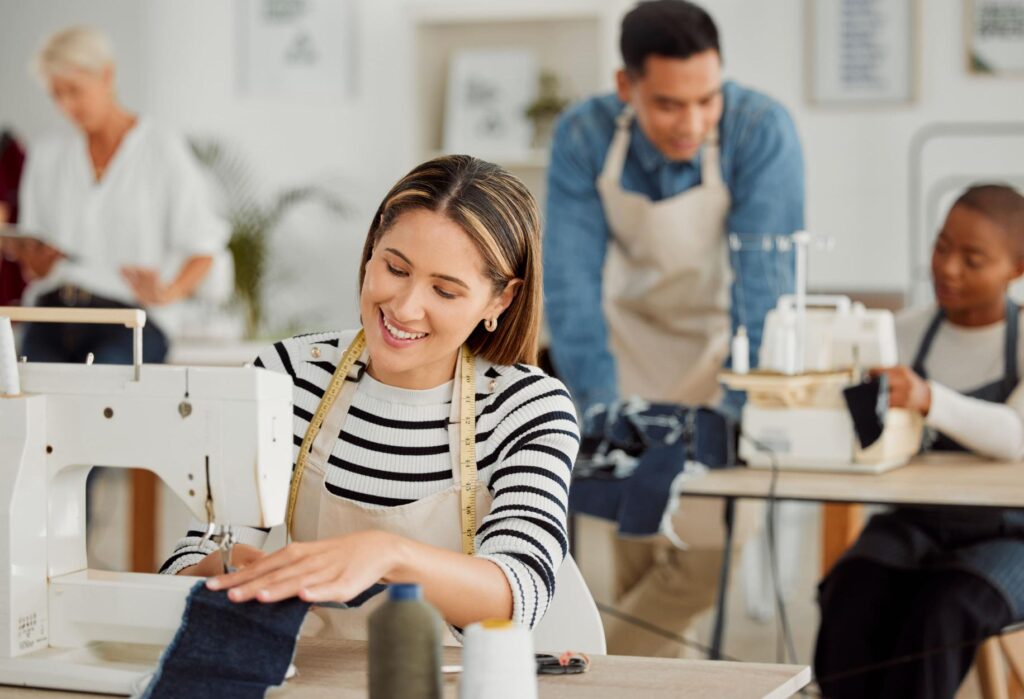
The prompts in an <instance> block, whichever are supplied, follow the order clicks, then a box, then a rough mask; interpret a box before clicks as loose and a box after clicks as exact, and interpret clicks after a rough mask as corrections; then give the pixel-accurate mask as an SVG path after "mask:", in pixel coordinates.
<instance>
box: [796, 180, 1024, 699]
mask: <svg viewBox="0 0 1024 699" xmlns="http://www.w3.org/2000/svg"><path fill="white" fill-rule="evenodd" d="M1022 273H1024V197H1022V196H1021V195H1020V194H1019V193H1017V192H1016V191H1014V190H1013V189H1011V188H1010V187H1006V186H1002V185H980V186H975V187H971V188H970V189H968V190H967V191H966V192H965V193H964V194H963V195H961V196H960V198H959V199H957V201H956V203H955V204H954V205H953V208H952V209H951V210H950V212H949V215H948V216H947V218H946V221H945V224H944V225H943V227H942V230H941V231H940V232H939V235H938V238H937V239H936V241H935V248H934V250H933V252H932V277H933V280H934V283H935V297H936V300H937V301H938V307H935V306H931V307H929V308H926V309H922V310H914V311H910V312H908V313H907V314H904V315H903V316H902V317H901V318H900V319H899V322H898V324H897V326H898V327H897V335H898V339H899V352H900V360H901V361H902V362H905V363H906V364H905V365H903V366H897V367H893V368H889V369H885V370H878V371H876V373H885V374H887V375H888V379H889V385H890V394H889V402H890V405H893V406H896V407H902V408H907V409H910V410H917V411H919V412H920V413H921V414H922V415H923V416H924V418H925V423H926V425H927V426H928V428H929V432H930V433H931V434H930V435H929V437H928V438H927V439H926V445H925V446H926V447H928V448H931V449H946V450H949V449H957V450H968V451H972V452H975V453H977V454H980V455H982V456H987V457H990V458H995V459H1006V460H1019V459H1021V458H1024V388H1022V387H1021V383H1020V380H1021V376H1020V371H1019V367H1020V366H1021V359H1022V358H1024V354H1022V349H1024V344H1022V341H1021V333H1020V331H1019V328H1020V311H1019V309H1018V307H1017V305H1016V304H1015V303H1014V302H1013V301H1011V300H1010V299H1009V297H1008V296H1007V288H1008V286H1009V284H1010V282H1011V281H1013V280H1014V279H1016V278H1018V277H1019V276H1021V274H1022ZM820 604H821V629H820V630H819V633H818V642H817V649H816V653H815V671H816V673H817V675H818V683H819V685H820V686H821V687H822V691H823V693H824V695H825V696H827V697H832V698H834V699H835V698H843V697H900V698H901V699H902V698H906V697H928V698H929V699H943V698H949V699H952V697H953V696H954V694H955V693H956V691H957V688H958V687H959V685H960V682H961V681H962V680H963V677H964V675H966V674H967V671H968V670H969V669H970V666H971V663H972V660H973V658H974V653H975V650H976V648H977V646H978V643H979V642H980V641H981V640H983V639H985V638H986V637H987V636H990V635H992V634H995V633H997V632H998V631H999V630H1000V629H1001V628H1003V627H1004V626H1006V625H1008V624H1010V623H1012V622H1016V621H1021V620H1022V619H1024V511H1021V510H1009V509H998V508H973V509H972V508H957V507H946V508H938V507H934V508H926V507H899V508H896V509H894V510H892V511H890V512H886V513H883V514H879V515H876V516H875V517H873V518H872V519H871V521H870V522H869V523H868V525H867V527H866V528H865V530H864V532H863V533H862V534H861V536H860V538H859V539H858V540H857V542H856V543H854V545H853V546H852V547H851V548H850V550H849V551H847V553H846V554H845V555H844V557H843V559H842V560H840V562H839V563H837V564H836V566H835V567H834V568H833V569H832V571H831V572H830V573H829V574H828V576H827V577H826V578H825V580H824V581H823V582H822V584H821V588H820Z"/></svg>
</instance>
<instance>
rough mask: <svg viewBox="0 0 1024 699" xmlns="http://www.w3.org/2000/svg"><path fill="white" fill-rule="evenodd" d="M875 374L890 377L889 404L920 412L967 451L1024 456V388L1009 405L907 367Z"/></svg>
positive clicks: (992, 455) (1001, 456)
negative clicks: (967, 392)
mask: <svg viewBox="0 0 1024 699" xmlns="http://www.w3.org/2000/svg"><path fill="white" fill-rule="evenodd" d="M872 373H873V374H876V375H878V374H885V375H886V376H887V377H888V379H889V405H891V406H892V407H894V408H906V409H907V410H916V411H917V412H919V413H921V414H922V415H923V416H924V418H925V424H927V425H928V426H929V427H932V428H934V429H936V430H938V431H940V432H942V433H943V434H945V435H947V436H949V437H951V438H952V439H954V440H956V441H957V442H958V443H959V444H961V445H963V446H964V447H965V448H966V449H969V450H970V451H972V452H974V453H976V454H980V455H982V456H987V457H990V458H993V459H1004V460H1008V461H1009V460H1014V459H1020V458H1022V457H1024V390H1022V388H1021V386H1020V385H1018V386H1017V388H1016V389H1015V390H1014V392H1013V394H1012V395H1011V396H1010V398H1009V399H1008V400H1007V402H1006V403H993V402H991V401H987V400H979V399H978V398H971V397H969V396H965V395H963V394H962V393H958V392H957V391H954V390H953V389H951V388H948V387H946V386H943V385H942V384H940V383H937V382H935V381H925V380H924V379H923V378H921V377H920V376H918V375H917V374H916V373H915V372H914V371H913V369H911V368H910V367H907V366H897V367H891V368H888V369H878V370H874V371H872Z"/></svg>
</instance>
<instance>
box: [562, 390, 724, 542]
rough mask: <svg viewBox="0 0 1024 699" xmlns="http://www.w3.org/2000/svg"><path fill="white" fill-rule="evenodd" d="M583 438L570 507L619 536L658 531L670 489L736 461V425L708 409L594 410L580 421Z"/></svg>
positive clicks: (626, 405) (617, 405) (640, 406)
mask: <svg viewBox="0 0 1024 699" xmlns="http://www.w3.org/2000/svg"><path fill="white" fill-rule="evenodd" d="M582 434H583V437H582V442H581V445H580V453H579V457H578V459H577V462H576V467H575V469H574V471H573V481H572V487H571V488H570V489H569V507H570V509H571V510H573V511H574V512H580V513H583V514H588V515H592V516H594V517H600V518H602V519H608V520H612V521H615V522H618V525H619V533H620V534H622V535H624V536H650V535H654V534H657V533H659V531H661V528H662V519H663V516H664V514H665V512H666V510H667V509H668V507H669V505H670V503H669V498H670V497H671V496H672V485H673V483H674V482H675V481H676V480H677V478H678V477H679V476H680V475H681V474H683V473H684V471H686V470H687V469H688V468H690V467H689V466H688V465H692V464H699V465H700V466H701V467H705V468H721V467H723V466H729V465H732V464H734V463H735V461H736V459H735V453H736V452H735V446H736V427H735V424H734V423H733V421H732V420H731V419H730V418H728V417H727V416H726V415H724V414H723V413H721V412H719V411H717V410H713V409H710V408H694V407H688V406H684V405H676V404H670V403H648V402H646V401H642V400H639V399H635V398H634V399H630V400H626V401H618V402H614V403H610V404H608V405H597V406H594V407H593V408H591V409H590V410H588V411H587V413H586V415H584V418H583V426H582Z"/></svg>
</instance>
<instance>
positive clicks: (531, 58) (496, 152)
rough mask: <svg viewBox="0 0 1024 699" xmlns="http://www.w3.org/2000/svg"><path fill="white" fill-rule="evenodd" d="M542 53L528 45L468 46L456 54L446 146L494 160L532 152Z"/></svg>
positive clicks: (448, 95)
mask: <svg viewBox="0 0 1024 699" xmlns="http://www.w3.org/2000/svg"><path fill="white" fill-rule="evenodd" d="M537 70H538V68H537V57H536V55H535V54H534V52H533V51H531V50H530V49H526V48H502V49H463V50H459V51H456V52H454V53H453V54H452V56H451V60H450V63H449V70H448V87H447V91H446V100H445V110H444V137H443V139H442V140H443V144H442V148H443V150H444V151H445V152H447V153H472V154H474V155H479V156H480V157H483V158H485V159H489V160H498V161H500V160H516V159H520V158H523V157H524V156H526V155H527V154H528V153H529V152H530V146H531V141H532V139H533V125H532V123H531V122H530V119H529V118H528V117H527V114H526V112H527V109H528V107H529V105H530V104H531V103H532V102H533V101H534V99H535V98H536V93H537Z"/></svg>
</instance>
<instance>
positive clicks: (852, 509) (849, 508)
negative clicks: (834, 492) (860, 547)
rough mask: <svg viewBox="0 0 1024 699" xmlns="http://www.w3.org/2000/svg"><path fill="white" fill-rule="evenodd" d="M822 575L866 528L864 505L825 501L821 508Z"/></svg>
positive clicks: (830, 568)
mask: <svg viewBox="0 0 1024 699" xmlns="http://www.w3.org/2000/svg"><path fill="white" fill-rule="evenodd" d="M821 527H822V529H821V575H822V577H824V576H825V575H826V574H827V573H828V571H830V570H832V566H833V565H834V564H835V562H836V561H838V560H839V557H840V556H842V555H843V553H844V552H845V551H846V549H848V548H850V544H852V543H853V542H854V541H855V540H856V539H857V537H858V536H859V535H860V531H861V529H863V528H864V506H863V505H844V504H834V503H825V504H824V505H822V508H821Z"/></svg>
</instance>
